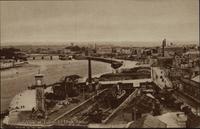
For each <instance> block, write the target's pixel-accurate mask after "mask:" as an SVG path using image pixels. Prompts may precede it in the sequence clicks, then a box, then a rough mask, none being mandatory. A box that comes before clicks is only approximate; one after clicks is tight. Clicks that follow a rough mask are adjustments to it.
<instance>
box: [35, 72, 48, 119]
mask: <svg viewBox="0 0 200 129" xmlns="http://www.w3.org/2000/svg"><path fill="white" fill-rule="evenodd" d="M43 77H44V75H43V74H37V75H35V86H34V87H35V90H36V111H37V116H39V117H44V116H45V111H46V110H45V96H44V88H45V84H43Z"/></svg>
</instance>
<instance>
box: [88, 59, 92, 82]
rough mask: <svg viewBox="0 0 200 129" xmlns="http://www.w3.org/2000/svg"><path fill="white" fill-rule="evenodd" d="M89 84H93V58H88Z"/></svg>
mask: <svg viewBox="0 0 200 129" xmlns="http://www.w3.org/2000/svg"><path fill="white" fill-rule="evenodd" d="M88 82H89V83H91V82H92V68H91V58H90V57H89V58H88Z"/></svg>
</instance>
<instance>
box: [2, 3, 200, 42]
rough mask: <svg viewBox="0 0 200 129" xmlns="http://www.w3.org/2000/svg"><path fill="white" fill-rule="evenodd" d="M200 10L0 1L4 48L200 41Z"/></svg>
mask: <svg viewBox="0 0 200 129" xmlns="http://www.w3.org/2000/svg"><path fill="white" fill-rule="evenodd" d="M198 6H199V4H198V0H168V1H163V0H132V1H130V0H125V1H121V0H107V1H105V0H102V1H97V0H94V1H91V0H73V1H27V2H25V1H7V2H6V1H1V43H2V44H6V43H9V42H11V45H12V42H13V43H14V42H15V43H16V42H21V43H22V44H21V45H27V44H26V43H31V42H43V43H45V42H88V41H89V42H91V41H97V42H99V41H106V42H110V41H114V42H120V41H131V42H140V41H141V42H161V41H162V40H163V39H164V38H166V39H167V40H170V41H172V42H174V41H197V42H199V7H198ZM23 42H26V43H25V44H24V43H23ZM38 45H39V44H38ZM52 45H54V44H52Z"/></svg>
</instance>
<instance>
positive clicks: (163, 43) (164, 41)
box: [162, 39, 166, 57]
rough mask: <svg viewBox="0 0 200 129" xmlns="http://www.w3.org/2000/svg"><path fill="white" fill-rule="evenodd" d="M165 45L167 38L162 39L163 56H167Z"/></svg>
mask: <svg viewBox="0 0 200 129" xmlns="http://www.w3.org/2000/svg"><path fill="white" fill-rule="evenodd" d="M165 46H166V39H164V40H163V41H162V56H163V57H164V56H165Z"/></svg>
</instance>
